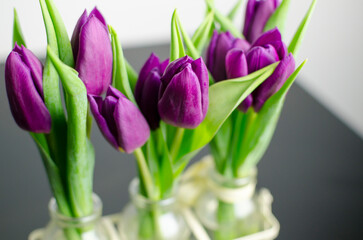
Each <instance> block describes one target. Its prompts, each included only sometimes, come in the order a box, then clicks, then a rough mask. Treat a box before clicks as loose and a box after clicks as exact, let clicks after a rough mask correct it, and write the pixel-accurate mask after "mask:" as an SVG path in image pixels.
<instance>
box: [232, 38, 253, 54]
mask: <svg viewBox="0 0 363 240" xmlns="http://www.w3.org/2000/svg"><path fill="white" fill-rule="evenodd" d="M233 48H237V49H242V50H243V51H244V52H248V50H250V48H251V44H250V43H249V42H248V41H247V40H245V39H241V38H236V40H235V41H234V42H233Z"/></svg>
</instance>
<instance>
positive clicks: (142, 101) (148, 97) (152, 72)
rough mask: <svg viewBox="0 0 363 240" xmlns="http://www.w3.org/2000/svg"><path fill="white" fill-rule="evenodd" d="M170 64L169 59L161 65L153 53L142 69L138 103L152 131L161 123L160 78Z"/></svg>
mask: <svg viewBox="0 0 363 240" xmlns="http://www.w3.org/2000/svg"><path fill="white" fill-rule="evenodd" d="M168 63H169V59H167V60H165V61H164V62H162V63H160V60H159V58H158V56H156V55H155V54H154V53H152V54H151V55H150V57H149V59H148V60H147V61H146V62H145V64H144V66H143V67H142V68H141V71H140V74H139V79H138V80H137V83H136V87H135V99H136V102H137V104H138V105H139V107H140V110H141V112H142V113H143V114H144V116H145V118H146V120H147V121H148V123H149V125H150V128H151V129H152V130H155V129H157V128H158V127H159V123H160V115H159V112H158V100H159V89H160V85H161V81H160V78H161V76H162V75H163V73H164V71H165V68H166V67H167V65H168Z"/></svg>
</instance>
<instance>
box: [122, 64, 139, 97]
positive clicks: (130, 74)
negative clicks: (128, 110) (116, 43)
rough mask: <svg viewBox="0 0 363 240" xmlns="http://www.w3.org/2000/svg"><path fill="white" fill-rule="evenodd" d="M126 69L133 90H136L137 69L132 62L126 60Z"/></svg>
mask: <svg viewBox="0 0 363 240" xmlns="http://www.w3.org/2000/svg"><path fill="white" fill-rule="evenodd" d="M125 61H126V70H127V76H128V78H129V82H130V87H131V91H132V92H135V86H136V82H137V79H138V77H139V76H138V74H137V72H136V71H135V69H134V68H133V67H132V66H131V64H130V63H129V62H128V61H127V60H126V58H125Z"/></svg>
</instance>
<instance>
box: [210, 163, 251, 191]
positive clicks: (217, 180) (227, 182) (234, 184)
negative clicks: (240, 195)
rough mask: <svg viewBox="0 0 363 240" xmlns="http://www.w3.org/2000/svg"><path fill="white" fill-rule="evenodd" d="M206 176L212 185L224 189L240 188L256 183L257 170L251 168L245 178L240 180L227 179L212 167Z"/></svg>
mask: <svg viewBox="0 0 363 240" xmlns="http://www.w3.org/2000/svg"><path fill="white" fill-rule="evenodd" d="M208 175H209V176H210V180H211V181H213V182H214V184H217V185H220V186H223V187H226V188H242V187H244V186H247V185H249V184H251V182H255V181H256V176H257V169H256V168H252V169H251V170H249V171H248V172H247V173H246V174H245V176H243V177H240V178H229V177H226V176H224V175H222V174H220V173H219V172H218V171H217V170H216V169H215V168H214V167H213V168H210V169H209V172H208Z"/></svg>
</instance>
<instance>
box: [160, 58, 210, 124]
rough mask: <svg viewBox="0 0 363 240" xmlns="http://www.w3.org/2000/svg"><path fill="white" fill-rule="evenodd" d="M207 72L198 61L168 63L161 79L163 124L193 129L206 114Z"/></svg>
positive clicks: (189, 59)
mask: <svg viewBox="0 0 363 240" xmlns="http://www.w3.org/2000/svg"><path fill="white" fill-rule="evenodd" d="M208 85H209V77H208V70H207V67H206V66H205V64H204V62H203V60H202V59H201V58H199V59H197V60H193V59H192V58H190V57H189V56H185V57H182V58H179V59H177V60H175V61H173V62H171V63H170V64H169V65H168V67H167V68H166V70H165V73H164V75H163V76H162V77H161V86H160V91H159V103H158V109H159V114H160V116H161V119H163V120H164V121H165V122H166V123H168V124H170V125H173V126H177V127H182V128H195V127H197V126H198V125H199V124H200V123H201V122H202V121H203V120H204V118H205V116H206V114H207V110H208Z"/></svg>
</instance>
